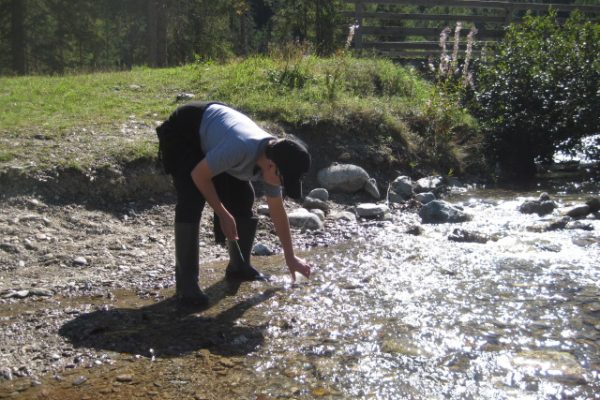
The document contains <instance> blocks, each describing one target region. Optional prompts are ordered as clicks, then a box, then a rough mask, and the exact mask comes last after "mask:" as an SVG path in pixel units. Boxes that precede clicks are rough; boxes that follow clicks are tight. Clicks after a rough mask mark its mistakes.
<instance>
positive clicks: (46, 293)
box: [29, 287, 54, 297]
mask: <svg viewBox="0 0 600 400" xmlns="http://www.w3.org/2000/svg"><path fill="white" fill-rule="evenodd" d="M29 293H30V294H31V295H32V296H42V297H51V296H54V292H53V291H52V290H50V289H46V288H41V287H40V288H31V289H29Z"/></svg>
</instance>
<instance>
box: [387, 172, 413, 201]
mask: <svg viewBox="0 0 600 400" xmlns="http://www.w3.org/2000/svg"><path fill="white" fill-rule="evenodd" d="M414 194H415V192H414V189H413V182H412V180H411V179H410V178H409V177H408V176H399V177H397V178H396V179H394V180H393V181H392V183H390V190H389V193H388V200H389V201H391V202H393V203H403V202H404V201H406V200H408V199H410V198H412V197H413V196H414Z"/></svg>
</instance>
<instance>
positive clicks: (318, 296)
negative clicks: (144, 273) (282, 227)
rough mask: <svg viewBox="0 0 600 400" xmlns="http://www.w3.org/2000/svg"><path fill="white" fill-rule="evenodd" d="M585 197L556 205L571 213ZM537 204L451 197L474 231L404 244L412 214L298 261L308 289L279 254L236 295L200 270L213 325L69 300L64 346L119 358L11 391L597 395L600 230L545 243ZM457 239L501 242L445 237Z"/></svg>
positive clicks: (121, 299)
mask: <svg viewBox="0 0 600 400" xmlns="http://www.w3.org/2000/svg"><path fill="white" fill-rule="evenodd" d="M591 194H593V195H595V196H598V193H591ZM589 195H590V193H588V194H585V195H573V194H566V193H556V194H552V197H553V199H554V200H555V201H557V202H558V203H559V204H560V206H561V207H563V209H564V208H567V207H568V206H569V205H571V204H579V203H581V202H583V201H584V200H585V198H587V197H588V196H589ZM537 196H539V193H538V192H535V191H534V192H529V193H524V192H520V193H518V194H517V193H515V192H512V191H493V190H480V191H473V190H471V191H468V192H464V193H456V194H454V195H453V197H452V198H451V199H449V200H450V201H452V202H453V203H455V204H460V205H462V206H463V207H464V209H465V211H467V212H468V213H470V214H472V215H473V220H472V221H470V222H466V223H461V224H439V225H438V224H427V225H422V233H421V234H420V235H413V234H408V233H406V232H407V227H409V226H411V225H412V224H418V223H419V218H418V217H417V216H416V215H415V214H412V213H405V212H395V213H394V214H393V216H392V218H391V220H390V221H372V222H366V223H359V224H355V225H350V226H349V229H351V230H353V232H354V233H355V234H354V235H352V238H351V239H350V240H349V241H346V242H344V243H343V244H340V245H335V246H330V247H317V248H314V249H311V250H310V251H307V252H305V253H304V254H302V256H304V257H306V258H307V259H309V260H310V261H311V262H312V263H313V264H315V265H316V267H315V269H314V274H313V277H312V279H311V280H310V281H309V282H299V283H297V284H295V285H293V286H292V285H291V284H290V281H289V278H288V277H287V276H286V275H285V274H284V272H283V269H284V267H283V260H282V258H281V257H279V256H274V257H261V258H256V263H257V265H258V266H260V268H261V269H262V270H264V271H266V272H270V273H273V274H274V278H273V280H272V281H271V282H269V283H249V284H246V283H245V284H242V286H241V287H239V288H236V290H234V291H233V292H230V291H229V289H231V288H228V287H226V286H224V284H223V283H222V281H219V279H220V277H221V276H222V271H221V268H222V266H220V265H219V266H217V265H213V264H210V265H206V266H204V267H203V271H204V272H206V273H208V274H209V275H210V280H211V282H212V285H211V286H210V288H208V292H209V295H210V296H211V299H212V300H213V302H214V303H215V305H214V306H213V307H211V308H210V309H209V310H206V311H204V312H199V313H189V314H185V315H183V314H177V313H176V312H175V311H174V308H173V305H172V304H170V303H169V302H168V301H167V300H162V301H160V302H158V303H154V301H153V300H150V299H144V300H140V299H139V298H138V297H137V296H136V295H135V294H134V293H117V294H116V299H113V300H112V301H107V300H106V299H95V300H91V299H86V298H76V299H69V300H68V301H66V303H68V306H69V307H74V308H78V309H80V310H82V311H83V312H77V313H74V315H73V318H70V319H71V320H70V321H68V322H67V323H65V324H63V325H62V326H61V327H60V330H59V334H60V335H62V336H63V337H65V338H66V339H67V340H69V341H71V342H72V343H73V344H74V346H75V347H76V348H78V349H82V351H85V349H92V351H95V352H96V353H98V354H102V353H105V354H106V358H107V359H110V360H111V361H110V362H106V363H103V362H96V363H95V365H91V366H89V368H84V367H77V368H72V369H69V370H67V372H65V373H63V374H60V376H46V377H43V378H42V379H40V381H38V382H34V383H32V384H31V385H30V384H29V382H25V383H23V381H22V380H21V381H17V382H16V383H14V384H13V385H16V386H13V387H11V388H10V390H7V391H5V392H4V393H5V395H6V397H10V398H36V396H37V397H40V398H60V399H61V400H65V399H70V398H90V399H92V398H93V399H95V398H132V397H139V398H161V399H162V398H164V399H171V398H191V399H212V398H215V399H216V398H219V399H228V398H231V399H261V400H266V399H279V398H295V399H312V398H344V399H517V398H518V399H565V398H569V399H594V398H600V394H599V393H600V263H599V260H600V236H599V233H598V232H600V219H598V218H596V217H593V216H590V217H588V218H587V219H585V220H584V221H582V222H583V223H584V224H586V225H588V228H589V227H592V228H593V230H583V229H576V230H567V229H563V230H556V231H550V232H539V231H537V230H536V229H531V228H532V227H535V226H537V225H539V224H540V223H544V221H549V220H551V219H552V218H556V217H557V213H558V211H555V214H554V215H553V216H548V217H539V216H537V215H535V214H534V215H525V214H521V213H519V212H518V211H517V207H518V205H519V204H521V203H522V202H523V201H524V200H525V199H526V198H536V197H537ZM456 228H461V229H465V230H467V231H471V232H478V233H480V234H482V235H486V236H488V237H489V238H491V240H489V241H487V242H486V243H462V242H454V241H450V240H448V236H449V235H450V234H451V233H452V231H453V230H454V229H456ZM168 294H169V293H165V296H167V295H168ZM107 302H108V303H110V304H109V305H108V306H102V304H103V303H107ZM66 303H65V302H63V303H62V304H61V302H60V301H56V300H55V303H51V304H50V305H48V304H46V305H44V304H39V303H38V304H37V305H36V307H42V306H43V307H56V308H57V309H64V307H65V306H66ZM84 304H88V305H87V306H85V307H84ZM86 310H87V311H86ZM30 312H31V313H35V311H30ZM19 385H21V386H19ZM44 396H45V397H44ZM0 397H3V396H0Z"/></svg>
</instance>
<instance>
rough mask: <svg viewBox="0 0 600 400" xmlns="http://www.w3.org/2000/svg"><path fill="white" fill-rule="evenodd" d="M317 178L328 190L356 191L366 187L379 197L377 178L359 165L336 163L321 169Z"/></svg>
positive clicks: (370, 192) (374, 195) (369, 191)
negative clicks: (372, 176) (373, 177)
mask: <svg viewBox="0 0 600 400" xmlns="http://www.w3.org/2000/svg"><path fill="white" fill-rule="evenodd" d="M317 180H318V181H319V184H320V185H321V186H323V187H324V188H325V189H327V190H331V191H338V192H344V193H355V192H358V191H359V190H363V189H364V190H366V191H367V192H368V193H369V194H371V195H372V196H373V197H377V198H379V190H378V189H377V184H376V182H375V180H374V179H372V178H370V177H369V174H368V173H367V171H365V170H364V169H363V168H361V167H359V166H358V165H352V164H337V163H334V164H332V165H331V166H329V167H327V168H324V169H322V170H320V171H319V172H318V173H317Z"/></svg>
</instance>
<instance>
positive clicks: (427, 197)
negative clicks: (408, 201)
mask: <svg viewBox="0 0 600 400" xmlns="http://www.w3.org/2000/svg"><path fill="white" fill-rule="evenodd" d="M415 200H418V201H419V202H421V203H422V204H427V203H429V202H431V201H434V200H435V194H433V193H431V192H425V193H419V194H417V195H416V196H415Z"/></svg>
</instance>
